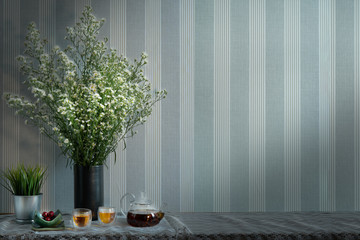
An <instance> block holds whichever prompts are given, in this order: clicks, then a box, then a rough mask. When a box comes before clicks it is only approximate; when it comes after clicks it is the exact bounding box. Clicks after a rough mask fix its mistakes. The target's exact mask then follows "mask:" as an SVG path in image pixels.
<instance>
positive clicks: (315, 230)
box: [0, 212, 360, 240]
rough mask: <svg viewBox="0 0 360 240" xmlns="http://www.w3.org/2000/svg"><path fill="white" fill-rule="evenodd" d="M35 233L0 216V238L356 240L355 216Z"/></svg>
mask: <svg viewBox="0 0 360 240" xmlns="http://www.w3.org/2000/svg"><path fill="white" fill-rule="evenodd" d="M70 218H71V216H70V214H64V219H65V225H66V230H65V231H52V232H34V231H32V230H31V227H30V225H29V224H27V225H26V224H25V225H24V224H18V223H17V222H15V216H14V215H3V216H0V239H82V240H87V239H360V213H359V212H334V213H326V212H286V213H279V212H276V213H275V212H274V213H271V212H270V213H269V212H267V213H167V214H166V217H165V219H163V220H162V221H161V222H160V224H159V225H157V226H154V227H151V228H134V227H131V226H129V225H128V224H127V223H126V219H125V218H124V217H118V218H117V221H116V223H115V224H114V225H113V226H110V227H103V226H101V225H99V224H98V223H97V221H93V223H92V226H91V228H90V229H87V230H86V231H76V230H74V229H73V228H72V225H71V221H70Z"/></svg>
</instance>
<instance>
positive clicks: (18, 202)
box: [13, 193, 42, 222]
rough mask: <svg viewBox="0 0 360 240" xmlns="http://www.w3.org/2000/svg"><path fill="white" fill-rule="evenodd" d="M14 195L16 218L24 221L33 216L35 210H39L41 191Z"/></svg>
mask: <svg viewBox="0 0 360 240" xmlns="http://www.w3.org/2000/svg"><path fill="white" fill-rule="evenodd" d="M13 196H14V206H15V215H16V220H17V221H19V222H26V221H29V220H32V219H33V218H34V212H35V210H37V211H40V206H41V200H42V193H40V194H39V195H33V196H21V195H13Z"/></svg>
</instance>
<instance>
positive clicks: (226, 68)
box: [214, 0, 230, 212]
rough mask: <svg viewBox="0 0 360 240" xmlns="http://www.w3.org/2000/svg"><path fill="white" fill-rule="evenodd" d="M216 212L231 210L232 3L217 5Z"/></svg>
mask: <svg viewBox="0 0 360 240" xmlns="http://www.w3.org/2000/svg"><path fill="white" fill-rule="evenodd" d="M214 11H215V12H214V26H215V28H214V41H215V42H214V48H215V49H214V55H215V57H214V114H215V117H214V211H216V212H224V211H229V210H230V0H215V5H214Z"/></svg>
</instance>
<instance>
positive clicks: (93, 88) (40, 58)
mask: <svg viewBox="0 0 360 240" xmlns="http://www.w3.org/2000/svg"><path fill="white" fill-rule="evenodd" d="M80 20H81V21H80V23H77V24H76V25H75V26H74V27H68V28H67V29H66V30H67V36H66V37H65V38H66V39H67V40H69V42H70V45H69V46H68V47H67V48H66V49H65V50H64V51H62V50H60V48H59V47H54V48H53V49H52V50H51V52H50V53H47V52H46V51H45V46H46V44H47V41H46V40H44V39H41V37H40V32H39V30H37V29H36V26H35V24H34V23H31V24H30V25H29V27H28V35H27V36H26V41H25V47H26V49H25V52H24V56H20V57H18V61H19V63H20V71H21V72H22V73H23V74H24V75H26V76H27V78H26V80H25V84H27V85H28V86H29V90H30V91H31V92H32V94H33V97H34V98H33V99H26V98H25V97H22V96H17V95H14V94H10V93H7V94H4V97H5V100H6V101H7V103H8V105H9V106H10V107H12V108H14V109H16V110H17V111H16V113H18V114H21V115H23V116H25V117H26V121H25V122H26V123H28V124H31V125H35V126H38V127H39V128H40V131H41V133H43V134H45V135H46V136H48V137H49V138H50V139H52V140H53V141H54V142H56V143H57V145H58V146H59V147H60V149H61V150H62V152H63V153H64V154H65V155H66V156H67V159H68V164H69V163H70V164H71V165H73V164H78V165H82V166H95V165H102V164H106V158H107V156H108V155H109V154H110V153H111V152H114V150H115V148H116V146H117V144H118V142H119V141H121V140H125V138H126V137H132V136H133V135H134V134H135V132H134V131H133V129H134V127H136V126H137V125H140V124H143V123H144V122H145V121H146V118H147V117H148V116H149V115H150V114H151V111H152V106H153V105H154V104H155V103H156V102H157V101H159V100H161V99H163V98H164V97H165V96H166V91H165V90H162V91H152V90H151V86H150V82H149V80H148V79H147V78H146V77H145V76H144V73H143V69H142V67H143V66H144V65H145V64H146V63H147V55H146V54H145V53H143V54H142V55H141V58H140V59H139V60H136V59H135V60H134V63H133V64H131V63H130V62H129V61H128V60H127V59H126V57H124V56H118V55H117V53H116V51H115V50H114V49H108V48H107V42H108V40H107V39H106V38H104V39H103V40H98V35H99V29H100V28H101V27H102V26H103V24H104V22H105V20H104V19H102V20H97V19H96V17H95V16H94V15H93V14H92V9H91V7H86V8H85V10H84V11H83V15H82V17H81V18H80ZM124 142H125V141H124ZM125 147H126V145H125Z"/></svg>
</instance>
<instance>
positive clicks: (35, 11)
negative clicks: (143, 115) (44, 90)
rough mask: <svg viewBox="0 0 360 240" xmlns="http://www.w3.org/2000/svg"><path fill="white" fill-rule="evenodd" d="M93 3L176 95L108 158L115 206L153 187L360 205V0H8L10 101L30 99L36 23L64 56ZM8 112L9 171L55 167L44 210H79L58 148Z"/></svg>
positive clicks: (207, 196) (2, 37)
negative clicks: (26, 69) (70, 32)
mask: <svg viewBox="0 0 360 240" xmlns="http://www.w3.org/2000/svg"><path fill="white" fill-rule="evenodd" d="M85 5H91V6H92V7H93V8H94V10H95V13H96V15H97V16H98V17H99V18H106V20H107V22H106V24H105V25H104V27H103V29H102V30H101V34H102V35H103V36H107V37H109V40H110V46H111V47H113V48H116V49H117V51H118V52H119V54H124V55H126V56H127V57H128V58H129V59H133V58H135V57H139V56H140V54H141V52H143V51H145V52H147V53H148V55H149V64H148V65H147V66H146V67H145V69H144V70H145V74H146V75H147V77H148V78H149V80H150V81H151V83H152V86H153V87H154V88H155V89H162V88H164V89H167V91H168V97H167V98H166V99H165V100H164V101H162V102H161V103H159V104H157V105H156V106H155V107H154V109H153V114H152V115H151V117H150V118H149V120H148V122H147V123H146V124H145V125H144V126H141V127H139V128H138V129H137V131H138V134H137V135H135V136H134V137H133V138H132V139H129V140H128V141H127V148H126V150H123V146H122V145H121V146H119V147H118V149H117V150H116V153H117V154H116V156H117V159H116V164H114V157H115V155H114V154H111V155H110V156H109V163H108V166H109V168H108V169H105V170H104V171H105V174H104V176H105V202H106V204H109V205H113V206H115V207H117V208H120V203H119V200H120V198H121V196H122V195H123V194H125V193H126V192H138V191H146V192H147V193H148V195H149V197H150V198H151V199H153V200H154V202H155V204H156V205H157V206H160V204H161V203H162V202H166V203H167V205H168V210H169V211H184V212H188V211H210V212H213V211H214V212H224V211H225V212H227V211H347V210H357V211H359V210H360V150H359V149H360V97H359V96H360V83H359V82H360V0H315V1H314V0H286V1H285V0H76V1H73V0H0V12H1V15H0V45H1V47H0V79H1V89H0V92H1V94H3V93H4V92H8V91H11V92H15V93H21V94H23V95H29V93H28V91H27V88H26V87H25V86H23V85H22V84H21V82H22V80H23V79H24V76H21V75H20V73H19V72H18V71H17V63H16V61H15V57H16V56H17V55H19V54H20V53H22V52H23V50H24V47H23V42H24V37H25V34H26V26H27V24H28V23H29V22H30V21H35V22H36V23H37V25H38V26H39V29H40V31H41V32H42V34H43V36H44V37H46V38H47V39H49V42H50V47H52V46H54V45H59V46H60V47H62V48H63V47H65V46H66V44H67V42H66V41H65V40H64V34H65V27H66V26H68V25H73V24H74V23H75V21H76V20H77V19H78V18H79V16H80V14H81V11H82V9H83V7H84V6H85ZM0 111H1V116H0V126H1V128H0V135H1V138H0V141H1V142H0V149H1V154H0V169H1V170H4V169H7V168H8V167H10V166H14V165H16V164H17V163H19V162H26V163H40V164H44V165H46V166H47V167H48V171H49V176H48V178H47V181H46V184H45V186H44V188H43V193H44V198H43V204H42V209H43V210H48V209H57V208H59V209H62V210H63V211H70V210H71V209H72V208H73V176H72V174H73V173H72V169H71V168H66V166H65V165H66V164H65V163H66V162H65V159H64V157H63V156H62V155H60V152H59V149H57V147H55V145H54V144H52V143H50V142H49V141H48V140H47V139H46V138H45V137H44V136H41V135H40V134H39V132H38V130H37V129H35V128H32V127H29V126H26V125H25V124H24V121H23V119H22V118H20V117H17V116H15V115H14V111H13V110H11V109H9V108H8V107H7V106H6V104H5V103H4V101H3V100H2V99H1V104H0ZM12 211H13V206H12V198H11V196H10V195H9V193H8V192H6V191H5V190H4V188H0V212H12Z"/></svg>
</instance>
